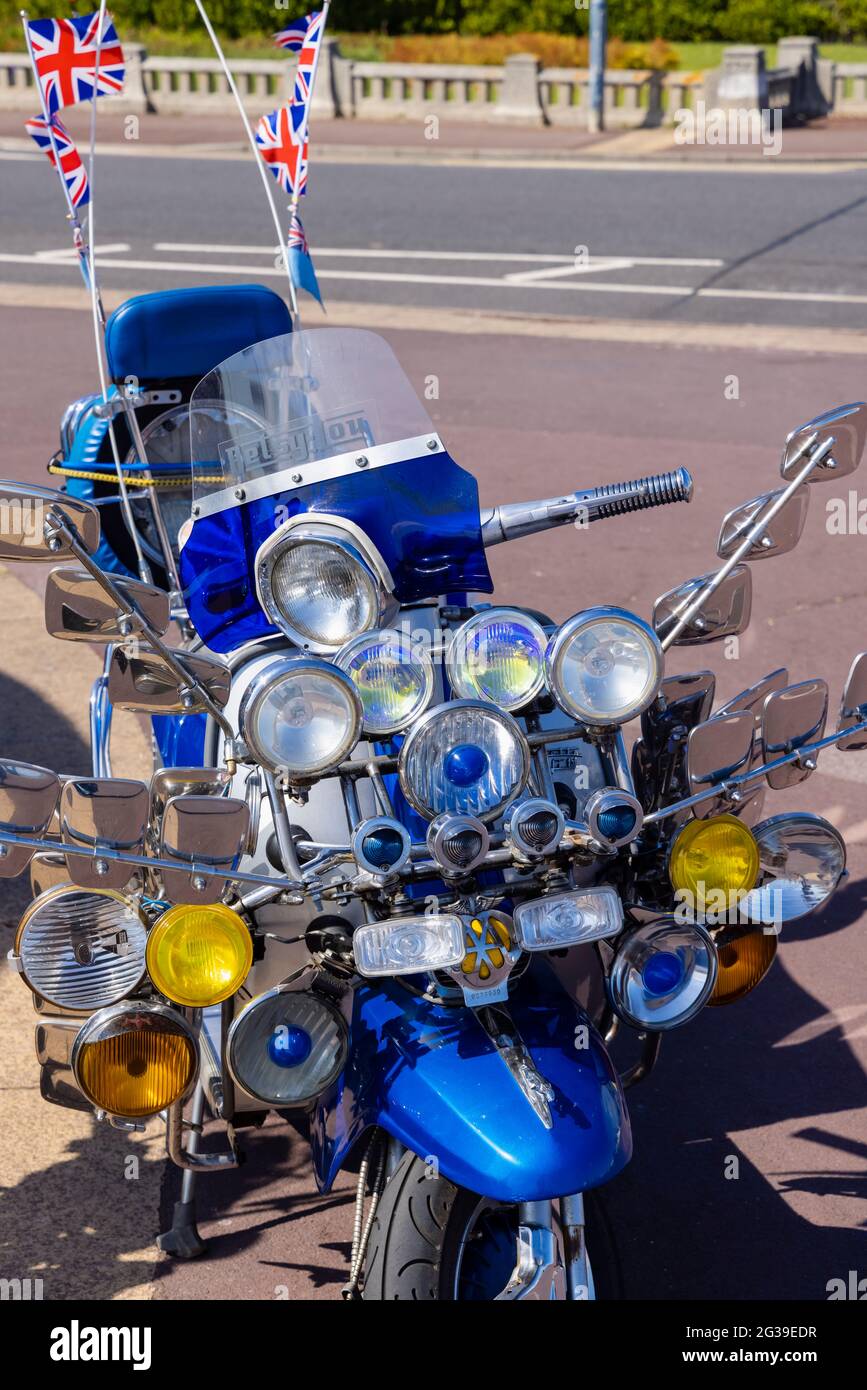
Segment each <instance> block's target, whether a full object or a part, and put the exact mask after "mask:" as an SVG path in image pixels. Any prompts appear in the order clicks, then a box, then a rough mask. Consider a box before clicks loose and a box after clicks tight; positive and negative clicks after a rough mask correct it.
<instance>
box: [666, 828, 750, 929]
mask: <svg viewBox="0 0 867 1390" xmlns="http://www.w3.org/2000/svg"><path fill="white" fill-rule="evenodd" d="M758 872H759V850H758V845H757V844H756V841H755V836H754V835H753V833H752V831H751V830H750V829H749V827H748V826H746V825H744V823H743V821H740V820H738V819H737V817H736V816H728V815H724V816H710V817H708V819H707V820H693V821H689V822H687V824H686V825H685V826H684V827H683V829H682V830H681V832H680V834H679V835H678V836H677V838H676V839H675V841H674V844H673V845H672V847H671V856H670V858H669V861H668V873H669V877H670V879H671V882H672V886H673V887H674V888H675V889H677V890H678V891H679V892H680V893H682V894H683V893H687V894H689V897H690V901H691V903H693V904H694V905H695V908H696V910H697V911H698V912H703V911H704V910H705V909H706V908H708V907H710V908H716V907H717V906H718V895H719V893H720V892H723V893H725V894H726V898H727V900H728V899H729V895H730V894H732V893H735V894H738V893H748V892H749V890H750V889H751V888H753V887H754V886H755V882H756V878H757V877H758ZM711 894H714V895H715V897H717V901H716V902H715V901H714V899H713V898H711Z"/></svg>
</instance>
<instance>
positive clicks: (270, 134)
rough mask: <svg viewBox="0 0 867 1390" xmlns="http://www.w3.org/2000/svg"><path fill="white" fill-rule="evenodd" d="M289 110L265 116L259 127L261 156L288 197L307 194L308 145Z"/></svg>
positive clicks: (257, 140)
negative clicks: (295, 194)
mask: <svg viewBox="0 0 867 1390" xmlns="http://www.w3.org/2000/svg"><path fill="white" fill-rule="evenodd" d="M302 134H303V131H302V128H301V126H300V125H299V124H297V123H296V117H295V114H294V113H293V112H292V110H291V108H290V107H288V106H281V107H280V109H279V111H271V112H270V113H269V114H268V115H267V116H263V117H262V119H261V120H260V122H259V124H258V125H257V126H256V144H257V145H258V146H259V153H260V154H261V156H262V158H263V159H264V161H265V163H266V164H267V165H268V167H269V169H270V170H271V173H272V174H273V175H274V177H275V179H276V180H277V182H278V183H279V185H280V187H281V188H282V189H283V192H284V193H289V194H293V193H297V194H298V196H299V197H300V196H301V194H302V193H306V192H307V157H308V153H309V146H308V141H307V139H306V138H305V139H304V142H303V144H302Z"/></svg>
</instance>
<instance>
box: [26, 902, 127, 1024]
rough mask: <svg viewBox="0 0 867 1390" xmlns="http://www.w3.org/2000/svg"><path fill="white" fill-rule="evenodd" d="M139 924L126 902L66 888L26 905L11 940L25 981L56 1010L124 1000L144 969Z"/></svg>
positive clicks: (82, 1007)
mask: <svg viewBox="0 0 867 1390" xmlns="http://www.w3.org/2000/svg"><path fill="white" fill-rule="evenodd" d="M146 940H147V933H146V929H145V924H144V921H143V919H142V917H141V914H140V913H139V911H138V909H137V908H136V906H135V904H134V903H132V902H131V901H130V899H129V898H124V897H122V896H121V894H120V893H114V892H109V891H103V890H100V891H98V892H97V891H94V890H93V889H89V890H87V891H85V890H84V889H82V888H73V887H71V886H69V885H63V886H58V887H56V888H49V889H48V891H47V892H45V893H41V894H40V896H39V897H38V898H36V900H35V901H34V902H32V903H31V904H30V906H29V907H28V909H27V911H26V912H25V914H24V916H23V917H22V918H21V922H20V924H19V927H18V931H17V934H16V936H15V948H14V954H15V955H16V956H18V957H19V959H20V962H21V970H22V974H23V977H24V980H25V981H26V983H27V984H28V985H29V986H30V988H31V989H32V990H35V992H36V993H37V994H41V995H42V997H43V999H47V1000H48V1002H49V1003H50V1004H56V1005H57V1006H58V1007H59V1008H61V1009H81V1010H83V1009H101V1008H104V1007H105V1006H106V1005H107V1004H113V1003H114V1002H115V1001H116V1000H118V999H124V998H125V997H126V995H128V994H130V993H131V992H132V991H133V990H134V989H135V988H136V986H137V985H138V983H139V981H140V980H141V978H142V976H143V975H144V969H145V942H146Z"/></svg>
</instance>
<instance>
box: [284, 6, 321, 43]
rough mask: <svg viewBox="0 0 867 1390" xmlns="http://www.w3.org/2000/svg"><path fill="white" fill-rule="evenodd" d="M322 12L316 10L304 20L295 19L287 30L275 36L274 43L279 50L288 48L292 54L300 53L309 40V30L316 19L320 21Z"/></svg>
mask: <svg viewBox="0 0 867 1390" xmlns="http://www.w3.org/2000/svg"><path fill="white" fill-rule="evenodd" d="M319 17H320V11H319V10H314V11H313V12H312V14H306V15H305V16H304V18H303V19H295V20H293V21H292V23H291V24H290V25H288V26H287V28H285V29H281V30H280V32H279V34H275V35H274V42H275V44H276V45H277V47H278V48H288V49H289V52H290V53H300V52H301V49H302V48H303V47H304V40H305V39H306V38H307V33H308V30H309V29H310V25H311V24H312V23H313V21H314V19H319Z"/></svg>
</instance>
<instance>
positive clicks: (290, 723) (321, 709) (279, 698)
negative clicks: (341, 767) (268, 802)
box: [239, 656, 362, 781]
mask: <svg viewBox="0 0 867 1390" xmlns="http://www.w3.org/2000/svg"><path fill="white" fill-rule="evenodd" d="M239 718H240V723H241V734H242V737H243V739H244V741H245V743H246V744H247V747H248V748H249V749H250V752H251V753H252V754H253V756H254V757H255V758H256V760H257V761H258V762H260V763H261V764H262V765H263V767H266V768H268V769H269V771H271V772H281V771H285V772H286V774H287V775H288V776H289V777H290V778H292V777H295V778H297V779H298V780H299V781H303V780H304V779H305V778H310V777H316V776H318V775H320V774H321V773H323V772H329V771H331V769H332V768H335V767H337V766H338V764H339V763H341V762H343V759H344V758H346V757H347V756H348V755H349V754H350V753H351V752H352V749H353V748H354V747H355V745H356V743H357V742H358V738H359V735H360V733H361V718H362V713H361V701H360V700H359V698H358V694H357V692H356V690H355V687H354V685H353V684H352V681H351V680H350V679H349V677H348V676H347V675H346V674H345V673H344V672H343V671H340V670H338V668H337V667H336V666H332V665H331V664H330V662H327V661H317V660H316V659H315V658H314V657H304V656H302V657H285V658H284V659H283V660H281V661H275V662H274V663H273V664H272V665H270V666H266V667H265V669H264V671H261V672H260V674H259V675H258V676H257V677H256V678H255V680H253V681H252V682H251V684H250V687H249V689H248V690H247V692H246V694H245V696H244V698H243V700H242V701H241V708H240V712H239Z"/></svg>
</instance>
